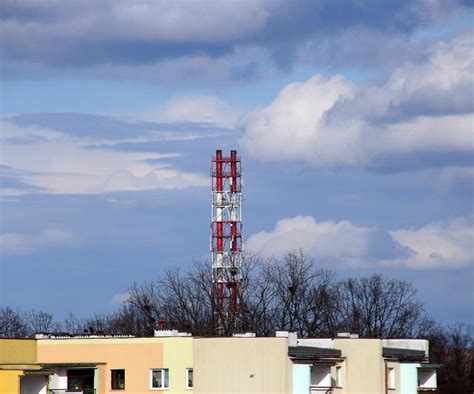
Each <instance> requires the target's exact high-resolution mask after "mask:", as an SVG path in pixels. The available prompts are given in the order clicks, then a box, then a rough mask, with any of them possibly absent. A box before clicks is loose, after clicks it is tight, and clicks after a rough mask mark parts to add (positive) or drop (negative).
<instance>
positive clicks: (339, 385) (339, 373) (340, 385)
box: [336, 367, 342, 387]
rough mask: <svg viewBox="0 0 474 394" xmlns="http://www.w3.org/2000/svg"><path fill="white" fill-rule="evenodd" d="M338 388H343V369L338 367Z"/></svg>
mask: <svg viewBox="0 0 474 394" xmlns="http://www.w3.org/2000/svg"><path fill="white" fill-rule="evenodd" d="M336 387H342V367H336Z"/></svg>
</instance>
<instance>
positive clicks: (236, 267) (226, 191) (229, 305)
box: [211, 150, 243, 335]
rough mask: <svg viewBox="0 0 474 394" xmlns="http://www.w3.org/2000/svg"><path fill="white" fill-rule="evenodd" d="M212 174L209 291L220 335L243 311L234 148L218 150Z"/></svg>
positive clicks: (239, 182)
mask: <svg viewBox="0 0 474 394" xmlns="http://www.w3.org/2000/svg"><path fill="white" fill-rule="evenodd" d="M211 177H212V195H211V204H212V211H211V253H212V286H213V288H212V291H213V295H214V300H215V313H216V318H217V331H218V333H220V334H221V335H222V334H224V333H230V332H232V331H234V330H236V329H238V328H239V322H240V321H241V314H242V308H241V306H242V300H241V298H242V294H241V288H240V284H241V281H242V276H241V272H240V268H241V260H242V256H241V255H242V248H243V242H242V222H241V218H242V216H241V213H242V211H241V207H242V194H241V190H242V171H241V165H240V158H239V157H237V151H235V150H231V151H230V156H229V157H224V156H222V151H221V150H217V151H216V156H215V157H213V158H212V168H211Z"/></svg>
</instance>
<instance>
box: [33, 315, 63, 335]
mask: <svg viewBox="0 0 474 394" xmlns="http://www.w3.org/2000/svg"><path fill="white" fill-rule="evenodd" d="M25 322H26V324H27V325H28V331H29V333H30V334H31V335H34V334H37V333H48V332H52V331H59V330H60V325H59V323H57V322H55V321H54V318H53V315H52V314H51V313H48V312H44V311H38V310H36V309H31V310H29V311H27V312H26V313H25Z"/></svg>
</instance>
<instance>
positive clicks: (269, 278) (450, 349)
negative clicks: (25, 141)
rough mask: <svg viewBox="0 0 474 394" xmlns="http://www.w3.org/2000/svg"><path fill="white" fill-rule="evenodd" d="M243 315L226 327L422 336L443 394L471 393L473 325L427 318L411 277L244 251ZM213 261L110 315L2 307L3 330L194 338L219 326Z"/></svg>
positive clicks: (143, 291) (150, 286) (168, 279)
mask: <svg viewBox="0 0 474 394" xmlns="http://www.w3.org/2000/svg"><path fill="white" fill-rule="evenodd" d="M242 275H243V278H242V279H243V280H242V299H243V303H242V309H243V310H242V318H241V319H239V321H237V322H236V321H235V320H233V319H232V318H231V317H228V316H224V318H223V319H222V316H221V319H220V321H222V320H223V321H224V333H225V334H227V335H230V334H231V333H232V332H233V331H235V329H236V326H237V327H238V329H239V330H240V331H249V332H255V333H256V334H257V335H258V336H272V335H274V334H275V331H276V330H288V331H296V332H298V335H299V336H300V337H334V336H336V335H337V333H338V332H351V333H358V334H359V335H360V336H361V337H364V338H426V339H428V340H430V354H431V357H430V361H431V362H438V363H442V364H443V368H442V369H441V371H440V374H439V386H440V388H441V389H442V391H441V392H443V393H461V392H466V393H467V392H473V391H474V350H473V347H474V343H473V334H472V327H469V326H466V325H462V324H458V325H454V326H450V327H442V326H441V325H440V324H438V323H437V322H436V321H435V320H434V319H432V318H430V317H429V316H427V314H426V312H425V310H424V306H423V304H422V303H421V302H420V300H419V299H418V298H417V292H416V289H415V288H414V287H413V286H412V285H411V284H410V283H408V282H406V281H402V280H397V279H389V278H386V277H384V276H382V275H371V276H365V277H358V278H347V279H342V280H338V279H337V278H336V276H335V274H334V272H332V271H328V270H323V269H320V268H318V267H317V265H316V264H315V263H314V261H313V260H312V259H311V258H310V257H308V256H306V255H304V254H303V253H301V252H294V253H288V254H287V255H286V256H285V257H283V258H281V259H261V258H259V257H257V256H250V255H247V256H246V257H245V259H244V262H243V267H242ZM211 282H212V278H211V272H210V269H209V264H207V263H194V264H193V265H192V267H191V268H189V269H186V270H183V269H179V268H176V269H170V270H168V271H166V272H165V274H164V276H163V277H162V278H160V279H157V280H156V281H150V282H146V283H142V284H137V283H135V284H133V285H132V286H131V287H130V288H129V289H128V292H127V294H128V299H127V300H126V301H125V302H124V303H123V304H122V305H121V306H120V307H119V309H118V310H117V311H116V312H114V313H111V314H106V315H100V314H96V315H92V316H91V317H89V318H84V319H78V318H76V317H75V316H74V315H73V314H70V315H69V316H68V317H67V318H66V319H65V320H64V322H62V323H58V322H55V321H54V318H53V316H52V315H51V314H49V313H46V312H43V311H35V310H31V311H27V312H22V311H19V310H13V309H11V308H9V307H4V308H0V336H6V337H18V336H19V337H26V336H31V335H33V334H34V333H36V332H54V331H55V332H58V331H63V332H67V333H89V334H93V333H96V334H122V335H135V336H151V335H153V330H155V329H157V328H158V327H159V326H160V325H165V327H166V328H170V329H171V328H172V329H179V330H181V331H187V332H191V333H193V335H196V336H213V335H216V334H217V332H218V327H217V320H218V316H217V311H218V308H217V307H216V304H215V298H214V297H213V294H212V291H211V285H210V284H211Z"/></svg>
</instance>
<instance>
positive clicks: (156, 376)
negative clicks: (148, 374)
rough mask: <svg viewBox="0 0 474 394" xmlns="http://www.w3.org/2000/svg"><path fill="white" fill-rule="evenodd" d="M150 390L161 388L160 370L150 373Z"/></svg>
mask: <svg viewBox="0 0 474 394" xmlns="http://www.w3.org/2000/svg"><path fill="white" fill-rule="evenodd" d="M151 387H152V388H154V389H157V388H161V387H162V379H161V370H156V371H152V386H151Z"/></svg>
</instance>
